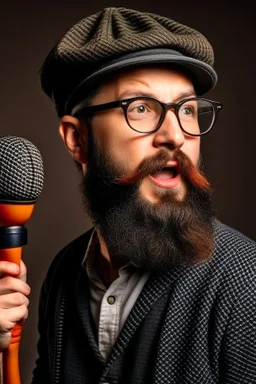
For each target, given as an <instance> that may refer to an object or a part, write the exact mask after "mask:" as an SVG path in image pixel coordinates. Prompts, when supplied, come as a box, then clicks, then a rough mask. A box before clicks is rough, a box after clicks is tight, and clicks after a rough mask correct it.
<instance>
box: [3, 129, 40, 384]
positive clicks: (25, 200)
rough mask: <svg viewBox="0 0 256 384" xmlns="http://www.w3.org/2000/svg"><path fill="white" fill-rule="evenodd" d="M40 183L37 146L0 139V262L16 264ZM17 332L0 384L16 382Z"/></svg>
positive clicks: (17, 327)
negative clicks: (2, 382)
mask: <svg viewBox="0 0 256 384" xmlns="http://www.w3.org/2000/svg"><path fill="white" fill-rule="evenodd" d="M43 181H44V169H43V159H42V156H41V154H40V152H39V150H38V149H37V147H36V146H35V145H34V144H32V143H31V142H30V141H29V140H27V139H24V138H21V137H17V136H2V137H0V260H6V261H10V262H13V263H15V264H17V265H20V260H21V257H22V246H23V245H25V244H27V229H26V227H25V226H24V225H25V224H26V223H27V222H28V220H29V219H30V217H31V216H32V214H33V211H34V208H35V203H36V201H37V199H38V197H39V195H40V193H41V191H42V188H43ZM21 330H22V325H21V324H20V323H17V324H16V325H15V327H14V329H13V331H12V335H11V343H10V345H9V347H8V348H7V350H5V351H4V354H3V371H4V384H19V383H20V372H19V357H18V350H19V342H20V338H21Z"/></svg>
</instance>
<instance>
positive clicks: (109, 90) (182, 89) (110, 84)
mask: <svg viewBox="0 0 256 384" xmlns="http://www.w3.org/2000/svg"><path fill="white" fill-rule="evenodd" d="M126 93H127V95H126ZM140 93H145V94H146V93H149V94H155V96H157V95H158V94H159V97H161V95H163V97H164V96H165V94H166V97H170V96H173V97H178V96H179V93H180V94H182V93H187V94H189V93H191V94H194V93H195V90H194V86H193V83H192V81H191V79H190V78H189V77H188V76H187V75H185V74H184V73H183V72H181V71H179V70H177V69H174V68H172V67H168V66H163V65H161V66H154V67H148V66H147V67H142V68H136V69H130V70H126V71H122V72H119V73H118V74H115V75H113V76H111V77H110V78H108V79H107V80H106V81H105V82H104V84H103V85H102V86H101V87H100V89H99V92H98V93H97V96H96V99H102V98H104V99H105V98H113V97H115V98H119V97H126V96H127V97H129V95H132V94H134V95H136V94H140ZM167 93H168V95H167Z"/></svg>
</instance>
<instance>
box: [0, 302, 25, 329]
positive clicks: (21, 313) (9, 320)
mask: <svg viewBox="0 0 256 384" xmlns="http://www.w3.org/2000/svg"><path fill="white" fill-rule="evenodd" d="M27 317H28V307H27V306H26V305H24V304H23V305H20V306H19V307H15V308H9V309H0V319H1V321H0V334H1V333H5V332H10V331H12V329H13V327H14V326H15V324H16V323H18V322H24V321H25V320H26V319H27Z"/></svg>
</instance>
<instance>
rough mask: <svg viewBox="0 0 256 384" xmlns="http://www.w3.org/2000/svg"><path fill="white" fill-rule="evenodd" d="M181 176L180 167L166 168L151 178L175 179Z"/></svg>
mask: <svg viewBox="0 0 256 384" xmlns="http://www.w3.org/2000/svg"><path fill="white" fill-rule="evenodd" d="M178 174H179V170H178V167H177V166H175V167H164V168H162V169H161V170H160V171H158V172H156V173H153V174H151V176H152V177H153V178H155V179H163V180H166V179H173V178H174V177H176V176H177V175H178Z"/></svg>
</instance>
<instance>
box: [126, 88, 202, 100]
mask: <svg viewBox="0 0 256 384" xmlns="http://www.w3.org/2000/svg"><path fill="white" fill-rule="evenodd" d="M139 96H142V97H143V96H147V97H153V98H154V99H157V96H156V95H155V94H153V93H151V92H145V91H136V92H132V91H130V90H129V91H125V92H124V93H122V96H120V97H121V99H127V98H132V97H139ZM196 96H197V95H196V93H195V91H194V90H193V89H189V90H187V91H184V92H181V93H180V94H179V95H177V97H176V98H175V101H179V100H183V99H186V98H189V97H196Z"/></svg>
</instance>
